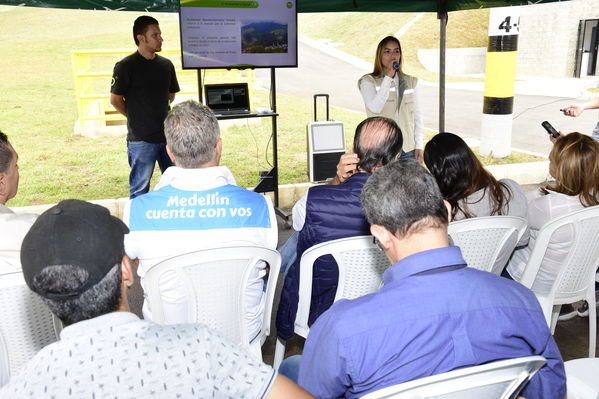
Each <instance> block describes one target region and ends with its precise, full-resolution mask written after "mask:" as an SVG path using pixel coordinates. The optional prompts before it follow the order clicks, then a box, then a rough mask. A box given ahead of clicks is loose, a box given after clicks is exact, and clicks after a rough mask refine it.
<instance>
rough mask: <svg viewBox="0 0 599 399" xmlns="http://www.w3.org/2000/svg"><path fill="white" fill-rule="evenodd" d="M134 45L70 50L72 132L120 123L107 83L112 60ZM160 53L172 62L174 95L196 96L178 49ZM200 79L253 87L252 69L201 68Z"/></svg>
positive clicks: (195, 83) (192, 79)
mask: <svg viewBox="0 0 599 399" xmlns="http://www.w3.org/2000/svg"><path fill="white" fill-rule="evenodd" d="M134 51H135V49H99V50H71V65H72V68H73V79H74V82H75V97H76V100H77V114H78V120H77V122H76V123H75V129H74V130H75V133H76V134H86V133H85V130H86V129H90V130H94V131H98V130H102V129H104V128H106V129H110V128H111V126H112V125H124V124H125V117H124V116H123V115H121V114H119V113H118V112H117V111H116V110H115V109H114V108H113V107H112V105H110V83H111V78H112V68H113V67H114V64H115V63H116V62H118V61H119V60H121V59H122V58H124V57H126V56H127V55H129V54H131V53H133V52H134ZM160 55H162V56H163V57H166V58H168V59H170V60H171V61H172V63H173V65H174V66H175V72H176V74H177V80H178V81H179V86H180V87H181V91H180V92H179V93H177V99H181V98H184V99H185V98H193V99H195V100H197V99H198V78H197V71H196V70H191V69H187V70H184V69H182V67H181V50H179V49H163V50H162V51H161V52H160ZM202 79H203V80H206V81H208V82H210V83H221V82H222V83H225V82H247V83H248V85H249V87H250V88H251V87H253V85H254V83H255V80H256V76H255V73H254V71H252V70H249V71H237V70H233V71H228V70H221V69H218V70H216V69H207V70H202Z"/></svg>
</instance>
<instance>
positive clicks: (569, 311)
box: [557, 302, 588, 321]
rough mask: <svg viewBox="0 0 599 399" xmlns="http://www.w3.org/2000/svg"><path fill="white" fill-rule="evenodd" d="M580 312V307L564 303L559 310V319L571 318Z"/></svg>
mask: <svg viewBox="0 0 599 399" xmlns="http://www.w3.org/2000/svg"><path fill="white" fill-rule="evenodd" d="M585 303H586V302H585ZM579 314H580V313H578V309H576V308H574V306H572V305H570V304H567V305H562V308H561V309H560V311H559V317H558V318H557V319H558V320H559V321H564V320H570V319H573V318H574V317H576V316H577V315H579ZM587 314H588V311H587Z"/></svg>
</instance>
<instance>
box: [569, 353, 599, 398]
mask: <svg viewBox="0 0 599 399" xmlns="http://www.w3.org/2000/svg"><path fill="white" fill-rule="evenodd" d="M564 368H565V369H566V381H567V384H568V399H597V398H599V379H598V378H597V376H599V359H597V358H592V359H589V358H584V359H574V360H568V361H567V362H564Z"/></svg>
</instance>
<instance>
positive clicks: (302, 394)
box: [266, 374, 314, 399]
mask: <svg viewBox="0 0 599 399" xmlns="http://www.w3.org/2000/svg"><path fill="white" fill-rule="evenodd" d="M279 398H280V399H286V398H290V399H302V398H306V399H309V398H314V396H312V395H310V394H309V393H308V392H306V391H305V390H304V389H302V388H301V387H300V386H299V385H297V384H296V383H295V382H293V381H291V380H290V379H289V378H287V377H285V376H284V375H281V374H278V375H277V377H276V378H275V382H274V384H273V385H272V388H271V389H270V392H268V395H266V399H279Z"/></svg>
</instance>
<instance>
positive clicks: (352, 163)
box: [329, 152, 360, 185]
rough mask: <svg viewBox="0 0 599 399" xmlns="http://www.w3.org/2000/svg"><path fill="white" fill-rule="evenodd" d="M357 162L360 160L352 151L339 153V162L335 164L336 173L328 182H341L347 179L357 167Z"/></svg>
mask: <svg viewBox="0 0 599 399" xmlns="http://www.w3.org/2000/svg"><path fill="white" fill-rule="evenodd" d="M358 162H360V159H359V158H358V155H357V154H356V153H354V152H348V153H345V154H343V155H341V158H340V159H339V163H338V164H337V174H336V175H335V177H334V178H333V180H331V181H330V182H329V184H333V185H335V184H341V183H343V182H344V181H346V180H347V179H349V177H350V176H351V175H353V174H354V173H355V171H356V169H357V168H358Z"/></svg>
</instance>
